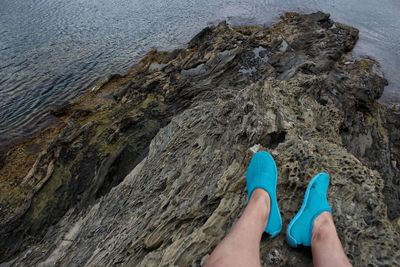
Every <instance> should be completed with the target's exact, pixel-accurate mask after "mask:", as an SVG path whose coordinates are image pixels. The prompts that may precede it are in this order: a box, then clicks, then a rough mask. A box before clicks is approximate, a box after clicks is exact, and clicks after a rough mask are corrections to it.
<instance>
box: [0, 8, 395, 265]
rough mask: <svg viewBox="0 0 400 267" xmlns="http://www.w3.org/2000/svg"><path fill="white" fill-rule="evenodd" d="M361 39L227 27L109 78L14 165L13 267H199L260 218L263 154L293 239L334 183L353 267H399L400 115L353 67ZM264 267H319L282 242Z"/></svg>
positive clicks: (372, 68)
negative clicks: (256, 155) (246, 215)
mask: <svg viewBox="0 0 400 267" xmlns="http://www.w3.org/2000/svg"><path fill="white" fill-rule="evenodd" d="M357 38H358V31H357V30H356V29H355V28H352V27H349V26H345V25H343V24H340V23H334V22H333V21H331V20H330V19H329V16H328V15H326V14H324V13H321V12H318V13H314V14H309V15H301V14H296V13H287V14H285V15H284V16H282V18H281V21H279V22H278V23H277V24H275V25H274V26H273V27H271V28H263V27H260V26H251V27H250V26H248V27H232V26H230V25H227V24H226V23H220V24H218V25H216V26H213V27H208V28H206V29H204V30H203V31H201V32H200V33H199V34H198V35H197V36H195V37H194V38H193V39H192V41H191V42H190V43H189V45H188V47H187V48H185V49H180V50H176V51H173V52H157V51H151V52H149V53H148V54H147V55H146V56H145V57H144V59H143V60H142V61H141V62H140V63H138V64H137V65H135V66H134V67H133V68H132V69H131V70H130V71H129V72H128V73H127V74H126V75H112V76H110V77H109V79H108V81H107V82H106V83H104V84H101V85H97V86H95V87H93V90H91V91H89V92H88V93H87V94H86V95H85V96H83V97H82V98H81V99H80V100H79V101H77V102H76V103H72V104H68V107H67V108H65V109H63V111H62V112H56V113H57V114H56V116H57V117H58V122H57V125H55V126H54V127H52V128H49V129H46V130H45V131H43V132H42V133H41V134H40V135H38V136H36V137H35V138H33V139H30V140H28V141H26V142H23V143H21V144H18V145H15V146H12V147H11V148H7V150H5V152H3V154H2V156H1V157H0V167H1V168H2V169H1V173H2V177H1V179H0V182H1V183H2V185H3V184H4V187H3V188H2V189H1V190H2V192H1V193H2V197H1V198H0V208H1V209H0V215H1V221H0V224H1V225H0V226H1V228H0V235H1V237H2V238H1V240H0V259H1V260H0V262H3V264H4V266H31V265H37V266H84V265H85V266H109V265H128V266H172V265H176V266H198V265H201V264H202V263H203V262H204V260H205V259H206V257H207V255H208V254H209V253H210V252H211V251H212V249H213V248H214V247H215V246H216V245H217V243H218V242H219V241H220V240H221V239H222V238H223V236H224V235H225V234H226V233H227V231H228V230H229V229H230V227H231V226H232V224H233V223H234V222H235V220H236V219H237V218H238V216H239V215H240V214H241V212H242V211H243V208H244V206H245V205H246V201H247V200H246V193H245V180H244V172H245V170H246V167H247V164H248V161H249V158H250V156H251V152H250V151H249V148H251V147H253V146H254V145H256V144H258V145H259V146H260V147H261V148H262V149H266V150H269V151H270V152H271V153H273V155H274V156H275V158H276V161H277V164H278V168H279V185H278V201H279V205H280V207H281V212H282V215H283V221H284V225H287V224H288V222H289V221H290V219H291V217H292V216H293V215H294V214H295V212H296V211H297V210H298V208H299V207H300V205H301V201H302V197H303V194H304V190H305V188H306V186H307V183H308V181H309V180H310V179H311V177H312V176H313V175H314V174H315V173H316V172H318V171H327V172H329V173H330V175H331V187H330V191H329V199H330V202H331V204H332V208H333V211H334V219H335V222H336V224H337V228H338V232H339V235H340V238H341V240H342V243H343V245H344V248H345V251H346V252H347V254H348V256H349V258H350V260H351V261H352V263H353V264H354V265H355V266H366V265H371V266H376V265H385V266H399V265H400V234H399V232H400V219H399V218H400V206H399V193H400V189H399V183H400V182H399V177H400V176H399V166H398V164H399V162H400V150H399V148H400V131H399V129H400V120H399V115H400V110H399V109H396V108H395V107H387V106H385V105H383V104H381V103H379V102H377V99H378V98H379V97H380V96H381V94H382V92H383V88H384V86H385V85H386V80H385V79H384V78H383V76H382V74H381V73H380V72H379V65H378V63H377V62H375V61H374V60H372V59H369V58H362V59H357V60H356V59H354V58H352V57H351V54H349V52H350V51H351V49H352V48H353V47H354V45H355V44H356V41H357ZM55 110H59V109H55ZM284 230H285V228H284ZM261 257H262V262H263V264H265V265H276V266H309V265H310V264H311V255H310V253H309V252H307V251H299V250H293V249H291V248H289V246H288V245H287V244H286V242H285V236H284V233H282V234H281V235H280V236H278V237H277V238H275V239H273V240H264V241H263V242H262V244H261Z"/></svg>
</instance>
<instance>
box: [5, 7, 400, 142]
mask: <svg viewBox="0 0 400 267" xmlns="http://www.w3.org/2000/svg"><path fill="white" fill-rule="evenodd" d="M327 2H328V1H323V0H304V1H294V0H220V1H214V0H197V1H194V0H185V1H182V0H169V1H165V0H146V1H141V0H119V1H112V0H68V1H67V0H0V143H2V142H4V141H7V140H10V139H13V138H16V137H19V136H22V135H27V134H30V133H33V132H34V130H35V129H38V128H39V127H40V126H43V125H45V124H46V123H48V122H49V121H50V119H51V116H50V115H49V114H48V113H47V108H48V106H49V105H50V104H52V103H56V102H63V101H70V100H73V99H74V98H75V97H77V96H78V95H79V94H81V93H82V92H83V91H84V90H85V89H86V88H87V86H89V84H91V83H92V82H93V81H95V80H96V79H98V78H100V77H104V76H106V75H107V74H111V73H120V72H124V71H126V70H127V69H128V68H129V66H131V65H132V64H133V63H134V62H136V61H137V60H138V58H140V56H141V55H143V54H144V52H146V51H147V50H148V49H149V48H150V47H156V48H160V49H173V48H177V47H181V46H183V45H184V44H186V43H187V42H188V41H189V40H190V38H191V37H192V36H194V35H195V34H196V33H197V32H198V31H200V30H201V29H202V28H204V27H205V26H207V25H208V24H210V23H213V22H216V21H220V20H228V22H230V23H233V24H237V23H240V24H243V23H244V24H252V23H257V24H266V25H270V24H271V22H273V21H275V20H277V18H278V16H279V14H281V13H282V12H283V11H300V12H311V11H316V10H322V11H325V12H329V13H330V14H331V15H332V18H333V19H334V20H337V21H340V22H344V23H347V24H350V25H353V26H355V27H357V28H358V29H359V30H360V41H359V42H358V44H357V47H356V49H355V51H354V52H355V54H356V55H370V56H372V57H374V58H376V59H378V60H379V61H380V62H381V63H382V65H383V70H384V72H385V75H386V77H387V78H388V80H389V83H390V84H389V86H388V87H387V89H386V91H385V95H384V100H385V101H388V102H399V100H400V90H399V88H400V86H399V85H400V75H399V72H398V69H399V67H400V19H399V14H400V1H397V0H381V1H376V0H359V1H356V0H331V1H329V3H327Z"/></svg>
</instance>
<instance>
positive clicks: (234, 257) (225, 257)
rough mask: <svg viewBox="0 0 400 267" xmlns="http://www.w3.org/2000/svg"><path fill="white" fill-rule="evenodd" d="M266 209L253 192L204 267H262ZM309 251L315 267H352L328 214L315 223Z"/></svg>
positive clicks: (264, 197) (265, 198)
mask: <svg viewBox="0 0 400 267" xmlns="http://www.w3.org/2000/svg"><path fill="white" fill-rule="evenodd" d="M269 209H270V198H269V195H268V193H267V192H266V191H264V190H262V189H256V190H255V191H254V192H253V194H252V196H251V199H250V201H249V203H248V204H247V207H246V208H245V210H244V212H243V214H242V216H241V217H240V218H239V220H238V221H237V222H236V224H235V225H234V226H233V228H232V229H231V230H230V232H229V233H228V235H227V236H226V237H225V238H224V239H223V240H222V241H221V242H220V243H219V244H218V246H217V247H216V248H215V249H214V251H213V252H212V253H211V255H210V257H208V259H207V261H206V264H205V266H206V267H216V266H218V267H219V266H236V267H241V266H261V262H260V241H261V237H262V234H263V232H264V229H265V226H266V225H267V222H268V216H269ZM311 250H312V255H313V265H314V266H316V267H319V266H324V267H331V266H332V267H337V266H351V264H350V262H349V260H348V258H347V256H346V254H345V253H344V250H343V247H342V244H341V243H340V239H339V237H338V234H337V232H336V227H335V224H334V222H333V218H332V215H331V214H330V213H329V212H323V213H321V214H320V215H319V216H318V217H317V218H316V219H315V221H314V225H313V233H312V240H311Z"/></svg>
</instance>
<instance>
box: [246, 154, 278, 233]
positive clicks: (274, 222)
mask: <svg viewBox="0 0 400 267" xmlns="http://www.w3.org/2000/svg"><path fill="white" fill-rule="evenodd" d="M277 183H278V170H277V168H276V164H275V161H274V159H273V158H272V156H271V154H269V153H268V152H266V151H260V152H257V153H255V154H254V155H253V157H252V158H251V161H250V164H249V167H248V168H247V171H246V186H247V194H248V197H249V199H250V197H251V194H252V193H253V191H254V190H255V189H257V188H261V189H263V190H265V191H266V192H268V194H269V197H270V199H271V207H270V212H269V218H268V223H267V226H266V227H265V232H266V233H267V234H269V235H270V237H271V238H273V237H275V236H277V235H278V234H279V233H280V232H281V230H282V218H281V214H280V212H279V207H278V201H277V199H276V185H277Z"/></svg>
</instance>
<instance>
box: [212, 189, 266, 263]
mask: <svg viewBox="0 0 400 267" xmlns="http://www.w3.org/2000/svg"><path fill="white" fill-rule="evenodd" d="M269 210H270V198H269V195H268V193H267V192H266V191H264V190H262V189H256V190H254V192H253V194H252V195H251V199H250V201H249V203H248V204H247V207H246V208H245V210H244V212H243V214H242V216H241V217H240V219H239V220H238V221H237V223H236V224H235V225H234V226H233V228H232V229H231V231H230V232H229V234H228V235H227V236H226V237H225V238H224V239H223V240H222V241H221V243H219V245H218V246H217V247H216V248H215V249H214V251H213V252H212V253H211V255H210V257H209V258H208V259H207V262H206V264H205V266H206V267H212V266H213V267H214V266H260V265H261V264H260V241H261V236H262V233H263V232H264V229H265V226H266V225H267V221H268V216H269Z"/></svg>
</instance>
